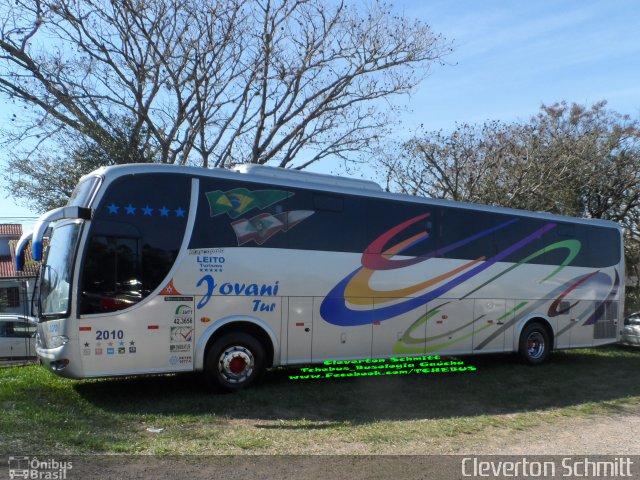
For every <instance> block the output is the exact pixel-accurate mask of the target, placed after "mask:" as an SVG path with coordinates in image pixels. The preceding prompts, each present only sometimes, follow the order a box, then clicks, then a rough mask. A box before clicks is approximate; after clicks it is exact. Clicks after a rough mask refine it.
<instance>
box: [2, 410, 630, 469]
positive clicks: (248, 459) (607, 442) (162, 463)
mask: <svg viewBox="0 0 640 480" xmlns="http://www.w3.org/2000/svg"><path fill="white" fill-rule="evenodd" d="M400 450H401V447H399V451H398V453H399V454H400V453H402V452H401V451H400ZM433 453H435V452H433ZM440 453H446V454H447V455H373V456H371V455H271V456H270V455H250V454H248V455H241V456H218V457H216V456H208V457H204V456H203V457H196V456H184V457H153V456H144V455H140V456H118V455H106V456H86V457H81V456H75V457H71V458H70V459H69V460H70V461H72V462H73V468H72V469H70V470H68V471H67V472H66V476H65V477H64V478H68V479H75V478H78V479H80V478H82V479H86V478H92V479H93V478H95V479H107V478H108V479H147V478H150V479H151V478H152V479H159V480H160V479H175V478H189V479H201V478H202V479H218V478H220V479H225V480H235V479H238V480H240V479H242V480H253V479H256V480H258V479H260V480H265V479H345V480H346V479H349V480H360V479H362V480H365V479H366V480H378V479H380V480H382V479H387V478H402V479H429V480H440V479H442V480H445V479H446V480H448V479H456V478H460V479H461V478H467V477H466V476H465V475H462V471H461V464H462V462H463V460H464V458H466V457H467V456H474V457H476V456H481V455H492V456H498V457H481V459H484V460H487V459H488V460H498V461H502V460H511V461H520V460H522V458H523V456H526V457H527V458H528V459H531V458H533V460H536V458H535V456H536V455H554V457H543V458H539V459H540V460H541V461H548V460H549V459H550V458H553V459H556V460H555V461H556V462H559V460H558V459H559V458H561V457H560V456H571V458H577V459H579V460H581V459H583V458H585V457H584V456H588V457H589V458H590V459H591V458H593V459H603V460H610V459H611V458H612V457H606V458H605V457H597V456H602V455H614V456H619V457H620V458H622V457H621V456H633V457H629V458H632V459H633V462H634V466H633V475H631V476H633V477H640V406H638V407H633V408H627V409H624V410H622V411H620V412H618V413H616V414H615V415H609V416H603V415H602V416H593V417H578V418H576V417H566V418H559V419H557V420H556V421H554V422H553V423H545V424H541V425H539V426H536V427H534V428H529V429H526V430H523V431H505V430H503V429H501V430H498V429H496V430H495V431H493V432H492V431H489V432H486V434H483V435H481V436H473V435H470V436H469V438H468V439H467V440H466V441H463V443H462V444H461V443H458V444H457V447H456V446H454V445H452V444H446V445H444V444H443V445H442V449H441V450H440ZM509 455H510V456H511V457H505V456H509ZM625 458H626V457H625ZM41 460H44V459H41ZM5 465H6V463H5ZM558 465H560V463H558ZM399 473H401V475H399ZM1 474H2V472H1V471H0V476H1ZM558 475H559V474H558ZM623 476H624V475H623ZM490 478H505V477H490ZM519 478H521V477H519ZM522 478H524V477H522ZM538 478H540V477H538ZM580 478H587V479H589V478H599V477H598V476H581V477H580Z"/></svg>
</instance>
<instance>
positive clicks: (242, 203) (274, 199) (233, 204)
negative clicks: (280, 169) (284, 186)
mask: <svg viewBox="0 0 640 480" xmlns="http://www.w3.org/2000/svg"><path fill="white" fill-rule="evenodd" d="M291 195H293V193H291V192H285V191H284V190H254V191H251V190H247V189H246V188H234V189H233V190H227V191H226V192H223V191H220V190H215V191H213V192H207V193H205V196H206V197H207V200H208V202H209V210H210V212H211V216H212V217H215V216H216V215H222V214H223V213H226V214H227V215H229V216H230V217H231V218H238V217H239V216H240V215H243V214H245V213H247V212H248V211H250V210H253V209H254V208H259V209H260V210H262V209H265V208H267V207H268V206H269V205H273V204H274V203H278V202H281V201H282V200H285V199H287V198H289V197H290V196H291Z"/></svg>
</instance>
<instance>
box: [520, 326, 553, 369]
mask: <svg viewBox="0 0 640 480" xmlns="http://www.w3.org/2000/svg"><path fill="white" fill-rule="evenodd" d="M550 351H551V339H550V338H549V332H548V331H547V329H546V328H545V327H544V325H542V324H541V323H539V322H533V323H529V324H528V325H527V326H526V327H525V328H524V330H523V331H522V333H521V334H520V345H519V348H518V353H519V354H520V358H522V360H523V361H524V362H525V363H528V364H529V365H538V364H540V363H542V362H544V361H545V360H546V358H547V357H548V356H549V353H550Z"/></svg>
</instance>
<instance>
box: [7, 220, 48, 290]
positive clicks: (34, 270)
mask: <svg viewBox="0 0 640 480" xmlns="http://www.w3.org/2000/svg"><path fill="white" fill-rule="evenodd" d="M21 235H22V225H8V224H0V237H9V251H10V252H11V254H10V255H3V256H0V279H2V278H17V277H21V278H23V277H35V276H36V275H37V274H38V268H39V263H38V262H35V261H34V260H33V257H32V256H31V244H29V245H27V247H26V248H25V249H24V268H23V269H22V270H21V271H20V272H18V271H16V267H15V261H16V244H17V243H18V239H19V238H20V236H21ZM4 241H5V242H6V241H7V239H6V238H5V239H4Z"/></svg>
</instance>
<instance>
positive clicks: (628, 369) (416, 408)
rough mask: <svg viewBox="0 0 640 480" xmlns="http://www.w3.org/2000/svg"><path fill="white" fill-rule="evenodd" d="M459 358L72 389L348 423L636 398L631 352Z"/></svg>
mask: <svg viewBox="0 0 640 480" xmlns="http://www.w3.org/2000/svg"><path fill="white" fill-rule="evenodd" d="M461 359H462V360H464V361H465V364H467V365H473V366H475V367H476V368H477V371H475V372H472V373H444V374H413V375H393V376H379V377H359V378H345V379H342V378H341V379H322V380H303V381H299V380H298V381H294V380H290V378H289V377H290V376H292V375H298V374H299V372H300V370H299V368H287V369H277V370H273V371H270V372H267V374H266V375H265V379H264V381H263V382H262V383H261V384H260V385H257V386H255V387H254V388H251V389H249V390H246V391H241V392H239V393H235V394H231V395H215V394H210V393H208V392H206V391H205V390H204V388H203V387H202V386H201V383H200V382H199V377H198V376H196V375H164V376H148V377H128V378H117V379H100V380H85V381H81V382H78V383H77V384H75V385H74V388H75V390H76V391H77V392H78V393H79V394H80V395H81V396H82V397H83V398H84V399H86V400H87V401H88V402H90V403H91V404H93V405H94V406H96V407H97V408H100V409H104V410H106V411H109V412H118V413H133V414H157V415H164V414H166V415H175V414H184V415H204V414H209V415H215V416H219V417H226V418H250V419H257V420H274V419H283V420H294V421H298V420H299V421H301V422H302V423H304V421H313V422H317V421H323V422H333V423H335V422H349V423H350V424H353V423H367V422H371V421H373V420H378V421H379V420H401V419H436V418H453V417H461V416H476V415H495V414H509V413H522V412H527V411H532V410H546V409H551V408H560V407H570V406H577V405H581V404H585V403H591V402H593V403H598V402H603V401H615V400H620V399H624V398H626V397H635V396H640V382H638V381H637V380H636V379H637V378H638V372H640V349H633V348H625V347H619V346H611V347H605V348H599V349H585V350H570V351H560V352H555V353H554V354H553V355H552V356H551V357H550V359H549V361H548V362H547V363H545V364H544V365H540V366H536V367H530V366H527V365H523V364H521V363H519V362H518V360H517V359H516V357H514V356H512V355H485V356H474V357H461ZM284 426H285V425H283V427H284Z"/></svg>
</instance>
